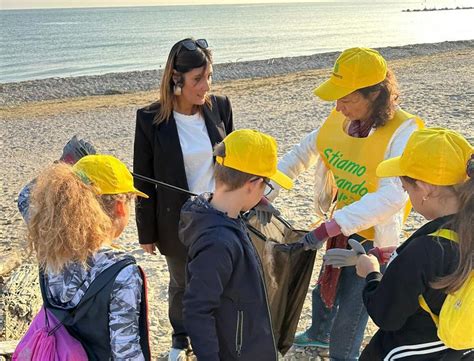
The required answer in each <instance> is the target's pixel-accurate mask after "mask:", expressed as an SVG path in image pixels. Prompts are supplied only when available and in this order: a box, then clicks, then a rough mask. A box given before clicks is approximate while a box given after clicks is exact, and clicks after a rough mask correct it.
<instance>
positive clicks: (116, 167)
mask: <svg viewBox="0 0 474 361" xmlns="http://www.w3.org/2000/svg"><path fill="white" fill-rule="evenodd" d="M73 171H74V172H75V173H76V174H77V175H78V176H79V177H80V178H81V179H82V180H83V181H85V182H87V183H90V184H91V185H93V186H94V187H95V188H96V189H97V192H98V194H104V195H105V194H127V193H132V194H135V195H137V196H139V197H143V198H148V196H147V195H146V194H145V193H143V192H140V191H139V190H138V189H136V188H135V187H134V185H133V177H132V174H131V173H130V171H129V170H128V169H127V167H126V165H125V164H123V163H122V162H121V161H120V160H118V159H117V158H115V157H113V156H111V155H104V154H95V155H87V156H85V157H83V158H81V159H80V160H79V161H78V162H77V163H76V164H74V166H73Z"/></svg>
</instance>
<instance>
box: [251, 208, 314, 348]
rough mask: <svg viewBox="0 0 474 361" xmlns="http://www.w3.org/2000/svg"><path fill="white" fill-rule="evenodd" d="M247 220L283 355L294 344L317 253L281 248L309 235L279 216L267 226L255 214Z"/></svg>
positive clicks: (299, 248) (299, 246)
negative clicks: (259, 260) (263, 276)
mask: <svg viewBox="0 0 474 361" xmlns="http://www.w3.org/2000/svg"><path fill="white" fill-rule="evenodd" d="M245 219H246V223H247V227H248V229H249V231H250V232H249V234H250V238H251V239H252V242H253V244H254V245H255V248H256V249H257V252H258V254H259V256H260V259H261V261H262V266H263V270H264V274H265V284H266V288H267V296H268V301H269V305H270V313H271V316H272V325H273V333H274V335H275V341H276V345H277V348H278V351H280V353H281V354H282V355H284V354H285V353H286V352H287V351H288V350H289V349H290V347H291V346H292V344H293V339H294V335H295V332H296V328H297V326H298V321H299V318H300V315H301V310H302V308H303V303H304V300H305V297H306V293H307V292H308V287H309V282H310V278H311V273H312V271H313V265H314V260H315V258H316V252H312V251H304V250H303V246H302V245H299V244H298V245H296V244H295V245H288V246H283V245H278V244H291V243H294V242H296V241H297V240H299V239H300V238H301V237H302V236H303V235H305V234H306V233H307V231H301V230H295V229H294V228H293V227H292V226H291V225H290V224H289V223H288V222H287V221H285V220H284V219H283V218H281V217H280V216H273V217H272V220H271V222H270V223H269V224H267V225H265V226H262V225H261V224H260V223H259V222H258V220H257V217H256V216H255V215H254V213H252V212H249V213H247V214H246V217H245Z"/></svg>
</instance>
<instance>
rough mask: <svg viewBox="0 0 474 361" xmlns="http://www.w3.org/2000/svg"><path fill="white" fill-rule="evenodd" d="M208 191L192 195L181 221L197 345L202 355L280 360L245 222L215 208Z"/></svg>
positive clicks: (209, 360)
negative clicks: (209, 200)
mask: <svg viewBox="0 0 474 361" xmlns="http://www.w3.org/2000/svg"><path fill="white" fill-rule="evenodd" d="M209 197H210V195H209V194H207V195H201V196H199V197H196V198H194V199H190V200H188V201H187V202H186V203H185V204H184V206H183V208H182V210H181V220H180V227H179V237H180V240H181V241H182V242H183V243H184V245H185V246H186V247H187V249H188V264H187V269H186V276H187V284H186V291H185V293H184V298H183V304H184V311H183V313H184V326H185V328H186V331H187V332H188V335H189V337H190V338H191V344H192V346H193V351H194V353H195V354H196V356H197V358H198V360H199V361H214V360H225V361H228V360H237V359H239V360H248V361H255V360H259V361H267V360H277V351H276V347H275V341H274V337H273V331H272V327H271V319H270V317H271V316H270V311H269V307H268V302H267V297H266V290H265V286H264V283H263V273H262V267H261V263H260V259H259V257H258V255H257V253H256V250H255V248H254V246H253V244H252V242H251V240H250V239H249V236H248V234H247V228H246V226H245V223H244V222H243V221H242V220H241V219H240V218H239V219H233V218H230V217H228V216H227V215H226V214H225V213H222V212H220V211H218V210H216V209H215V208H213V207H212V206H211V205H210V204H209V202H208V199H209Z"/></svg>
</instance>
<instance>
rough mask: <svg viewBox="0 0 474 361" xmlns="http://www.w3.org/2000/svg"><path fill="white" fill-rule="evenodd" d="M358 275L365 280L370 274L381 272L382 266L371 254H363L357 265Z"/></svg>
mask: <svg viewBox="0 0 474 361" xmlns="http://www.w3.org/2000/svg"><path fill="white" fill-rule="evenodd" d="M356 270H357V275H358V276H359V277H362V278H365V277H367V275H368V274H369V273H372V272H380V264H379V260H378V259H377V257H375V256H373V255H371V254H369V255H366V254H362V255H360V256H359V258H358V259H357V263H356Z"/></svg>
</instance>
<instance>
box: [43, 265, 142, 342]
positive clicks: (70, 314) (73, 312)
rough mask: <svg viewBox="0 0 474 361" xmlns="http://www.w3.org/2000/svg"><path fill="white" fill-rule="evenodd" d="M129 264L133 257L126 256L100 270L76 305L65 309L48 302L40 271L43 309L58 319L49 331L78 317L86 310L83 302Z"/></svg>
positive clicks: (85, 302)
mask: <svg viewBox="0 0 474 361" xmlns="http://www.w3.org/2000/svg"><path fill="white" fill-rule="evenodd" d="M131 264H136V261H135V259H134V258H132V257H127V258H125V259H122V260H120V261H118V262H116V263H114V264H113V265H112V266H110V267H108V268H106V269H105V271H103V272H101V273H100V274H99V275H98V276H97V277H96V279H94V281H92V283H91V284H90V286H89V288H88V289H87V291H86V292H85V293H84V296H83V297H82V298H81V300H80V301H79V303H78V304H77V305H76V307H74V308H72V309H67V310H64V309H55V308H54V306H52V307H51V304H50V303H49V301H48V298H47V295H46V282H45V281H46V279H45V275H44V273H43V272H41V271H40V282H39V283H40V288H41V295H42V297H43V305H44V307H45V311H46V309H47V310H49V311H50V312H52V313H53V314H55V316H56V318H58V320H59V323H58V325H57V326H56V327H55V328H54V329H52V330H51V331H50V332H51V333H54V332H55V331H56V330H57V329H58V328H59V327H61V326H62V325H63V324H67V323H68V322H69V321H71V320H72V319H73V318H76V319H80V318H81V317H82V316H83V315H84V314H85V313H86V312H87V307H86V308H85V309H84V307H83V306H84V305H85V304H87V301H89V300H90V299H91V298H93V297H94V296H95V295H96V294H97V293H99V292H100V291H101V290H102V289H103V288H104V287H105V286H106V285H107V284H109V282H111V281H113V280H115V278H116V277H117V275H118V274H119V273H120V271H121V270H122V269H124V268H125V267H127V266H129V265H131ZM83 283H84V282H83ZM55 311H56V312H55ZM58 311H59V312H58ZM81 311H82V312H81ZM64 313H66V316H64ZM61 315H62V316H61Z"/></svg>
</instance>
